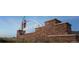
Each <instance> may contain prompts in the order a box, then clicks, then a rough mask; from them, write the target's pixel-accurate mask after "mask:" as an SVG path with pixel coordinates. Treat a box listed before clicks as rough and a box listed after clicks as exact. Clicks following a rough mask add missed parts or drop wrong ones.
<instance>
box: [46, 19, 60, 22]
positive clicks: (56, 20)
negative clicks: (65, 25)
mask: <svg viewBox="0 0 79 59" xmlns="http://www.w3.org/2000/svg"><path fill="white" fill-rule="evenodd" d="M48 22H57V23H61V21H60V20H58V19H56V18H54V19H51V20H48V21H46V22H45V23H48Z"/></svg>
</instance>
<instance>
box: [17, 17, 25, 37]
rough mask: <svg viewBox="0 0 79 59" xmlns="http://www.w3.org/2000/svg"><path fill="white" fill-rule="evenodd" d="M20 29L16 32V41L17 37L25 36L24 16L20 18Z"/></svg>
mask: <svg viewBox="0 0 79 59" xmlns="http://www.w3.org/2000/svg"><path fill="white" fill-rule="evenodd" d="M20 27H21V29H19V30H17V39H19V37H20V36H21V35H24V34H25V32H26V31H25V30H24V29H25V28H26V19H25V16H24V17H23V18H22V23H21V26H20Z"/></svg>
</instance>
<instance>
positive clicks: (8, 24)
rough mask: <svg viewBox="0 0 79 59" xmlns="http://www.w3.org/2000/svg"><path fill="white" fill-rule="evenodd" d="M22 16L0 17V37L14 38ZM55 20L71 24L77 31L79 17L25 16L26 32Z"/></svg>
mask: <svg viewBox="0 0 79 59" xmlns="http://www.w3.org/2000/svg"><path fill="white" fill-rule="evenodd" d="M22 18H23V16H0V37H1V36H2V37H3V36H4V37H5V36H16V31H17V30H18V29H19V28H20V25H21V22H22ZM54 18H57V19H59V20H61V21H63V22H69V23H70V24H72V30H75V31H79V16H26V20H28V21H29V22H28V24H27V28H26V32H27V33H28V32H33V31H34V28H36V27H39V26H42V25H44V22H45V21H47V20H50V19H54Z"/></svg>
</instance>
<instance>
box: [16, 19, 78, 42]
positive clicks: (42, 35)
mask: <svg viewBox="0 0 79 59" xmlns="http://www.w3.org/2000/svg"><path fill="white" fill-rule="evenodd" d="M16 38H17V40H18V41H20V42H33V43H34V42H39V43H42V42H50V43H52V42H54V43H55V42H59V43H60V42H62V43H64V42H79V34H76V33H72V30H71V24H69V23H68V22H66V23H62V22H61V21H59V20H58V19H52V20H49V21H46V22H45V26H42V27H39V28H35V32H33V33H25V31H24V30H23V29H21V30H17V36H16Z"/></svg>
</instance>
